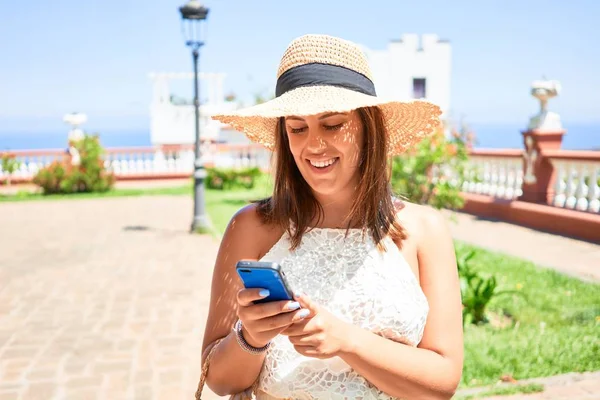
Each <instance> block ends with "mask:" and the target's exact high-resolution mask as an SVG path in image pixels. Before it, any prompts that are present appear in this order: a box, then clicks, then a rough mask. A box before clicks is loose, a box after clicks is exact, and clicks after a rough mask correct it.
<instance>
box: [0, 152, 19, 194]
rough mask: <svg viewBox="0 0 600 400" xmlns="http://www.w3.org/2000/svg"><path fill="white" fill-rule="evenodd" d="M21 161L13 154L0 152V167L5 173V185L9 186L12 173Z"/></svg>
mask: <svg viewBox="0 0 600 400" xmlns="http://www.w3.org/2000/svg"><path fill="white" fill-rule="evenodd" d="M20 166H21V163H20V162H19V161H17V159H16V158H15V156H14V154H10V153H4V154H0V168H1V169H2V171H3V172H4V173H5V174H6V179H5V180H6V185H7V186H10V181H11V177H12V174H14V173H15V171H16V170H18V169H19V167H20Z"/></svg>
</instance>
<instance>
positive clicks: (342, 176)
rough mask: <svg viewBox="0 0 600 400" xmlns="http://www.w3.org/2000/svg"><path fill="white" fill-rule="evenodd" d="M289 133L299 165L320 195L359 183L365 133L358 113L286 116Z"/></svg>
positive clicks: (309, 182) (291, 145) (301, 171)
mask: <svg viewBox="0 0 600 400" xmlns="http://www.w3.org/2000/svg"><path fill="white" fill-rule="evenodd" d="M285 130H286V133H287V136H288V139H289V144H290V151H291V152H292V155H293V156H294V160H296V165H297V166H298V169H299V170H300V173H301V174H302V176H303V177H304V179H305V180H306V182H308V184H309V185H310V186H311V188H312V189H313V190H314V191H315V192H316V193H318V194H323V195H329V194H334V193H337V192H339V191H341V190H343V189H345V188H347V187H348V186H349V185H356V184H357V183H358V180H359V172H358V167H359V164H360V156H361V154H360V149H362V145H363V140H364V133H363V126H362V123H361V121H360V117H359V115H358V112H357V111H351V112H347V113H322V114H317V115H311V116H303V117H296V116H290V117H286V118H285Z"/></svg>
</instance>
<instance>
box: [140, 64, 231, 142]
mask: <svg viewBox="0 0 600 400" xmlns="http://www.w3.org/2000/svg"><path fill="white" fill-rule="evenodd" d="M198 75H199V76H198V77H199V80H200V82H199V83H200V87H201V88H202V89H201V92H202V93H203V95H205V96H206V99H205V101H203V102H202V103H201V105H200V136H201V138H202V140H211V141H216V140H218V139H219V132H220V123H219V122H217V121H213V120H212V119H211V118H210V116H211V115H215V114H219V113H222V112H227V111H231V110H233V109H235V108H236V104H235V103H233V102H226V101H225V98H224V95H223V80H224V79H225V74H222V73H220V74H216V73H200V74H198ZM149 78H150V79H151V80H152V85H153V91H152V101H151V103H150V142H151V143H152V145H154V146H160V145H169V144H193V143H194V142H195V140H196V138H195V126H194V120H195V118H194V116H195V109H194V105H193V104H177V103H176V102H173V101H172V99H171V94H172V93H171V90H170V87H169V82H170V81H171V80H175V79H185V80H188V81H189V84H190V87H192V83H193V79H194V74H193V73H191V72H190V73H151V74H149Z"/></svg>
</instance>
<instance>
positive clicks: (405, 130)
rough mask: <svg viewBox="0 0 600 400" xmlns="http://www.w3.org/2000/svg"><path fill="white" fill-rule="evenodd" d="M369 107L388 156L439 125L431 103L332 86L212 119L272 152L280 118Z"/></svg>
mask: <svg viewBox="0 0 600 400" xmlns="http://www.w3.org/2000/svg"><path fill="white" fill-rule="evenodd" d="M372 106H377V107H379V108H380V110H381V111H382V113H383V117H384V121H385V127H386V131H387V134H388V137H389V153H390V155H397V154H401V153H403V152H405V151H406V150H407V149H409V148H411V147H413V146H414V145H416V144H417V143H418V142H420V141H421V140H422V139H423V138H425V137H427V136H429V135H430V134H431V133H432V132H433V131H434V130H435V129H436V128H437V127H438V126H439V123H440V121H439V116H440V114H441V110H440V107H439V106H437V105H435V104H433V103H431V102H428V101H425V100H410V101H394V100H386V99H383V98H381V97H376V96H370V95H367V94H363V93H359V92H355V91H352V90H348V89H344V88H341V87H336V86H306V87H300V88H296V89H294V90H291V91H289V92H287V93H284V94H283V95H281V96H279V97H276V98H274V99H272V100H269V101H267V102H264V103H261V104H257V105H254V106H251V107H247V108H243V109H240V110H236V111H234V112H232V113H228V114H219V115H214V116H212V118H213V119H215V120H218V121H220V122H222V123H224V124H228V125H230V126H231V127H233V128H234V129H236V130H238V131H241V132H243V133H244V134H246V136H247V137H248V138H249V139H250V140H251V141H253V142H256V143H260V144H262V145H263V146H265V147H266V148H267V149H269V150H273V149H274V147H275V134H276V129H277V120H278V119H279V118H280V117H286V116H292V115H294V116H309V115H317V114H321V113H326V112H349V111H352V110H356V109H358V108H362V107H372Z"/></svg>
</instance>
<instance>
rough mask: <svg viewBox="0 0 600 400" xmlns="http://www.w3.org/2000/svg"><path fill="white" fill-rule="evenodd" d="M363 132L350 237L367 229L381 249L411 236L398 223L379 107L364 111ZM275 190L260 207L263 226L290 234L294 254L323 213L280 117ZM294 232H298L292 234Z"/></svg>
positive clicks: (348, 219)
mask: <svg viewBox="0 0 600 400" xmlns="http://www.w3.org/2000/svg"><path fill="white" fill-rule="evenodd" d="M357 111H358V114H359V116H360V119H361V122H362V127H363V129H364V140H363V147H362V149H361V161H360V165H359V174H360V181H359V184H358V187H357V188H356V196H355V197H354V202H353V204H352V208H351V211H350V215H349V216H348V218H347V219H346V220H347V226H346V229H347V230H346V234H347V233H348V230H349V229H350V228H362V229H363V233H366V232H367V231H368V233H369V234H370V235H371V237H372V238H373V241H374V242H375V243H376V244H377V247H378V248H379V249H380V250H381V251H384V250H385V246H383V243H382V240H383V238H384V237H385V236H387V235H390V236H391V238H392V239H393V240H395V241H398V242H400V243H401V242H402V240H404V239H406V232H405V231H404V229H403V228H402V226H401V225H400V223H399V222H398V220H397V218H396V209H395V207H394V203H393V198H392V190H391V186H390V182H389V174H386V173H382V171H384V170H386V171H387V170H388V168H385V167H387V161H388V159H387V153H388V140H387V134H386V131H385V125H384V121H383V117H382V114H381V111H380V110H379V108H377V107H367V108H359V109H358V110H357ZM275 136H276V138H275V151H274V156H275V163H274V166H275V171H274V172H275V176H274V179H275V185H274V188H273V195H272V196H271V197H269V198H266V199H264V200H261V201H259V202H258V207H257V210H258V213H259V215H260V217H261V219H262V220H263V222H264V223H267V224H276V225H279V226H280V227H281V228H282V229H284V230H286V231H287V232H288V234H289V235H290V239H291V249H292V250H293V249H295V248H297V247H298V246H299V245H300V242H301V241H302V235H303V234H304V233H305V232H306V231H307V230H308V229H310V227H309V224H310V223H311V221H313V220H314V219H315V218H317V221H320V220H321V218H322V217H323V208H322V207H321V204H320V203H319V202H318V201H317V199H316V198H315V197H314V195H313V192H312V189H311V187H310V186H309V184H308V183H307V182H306V181H305V180H304V178H303V177H302V174H301V173H300V170H299V169H298V166H297V165H296V162H295V160H294V157H293V155H292V153H291V151H290V149H289V144H288V137H287V133H286V131H285V123H284V118H280V119H279V122H278V124H277V134H276V135H275ZM292 227H294V229H292Z"/></svg>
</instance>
